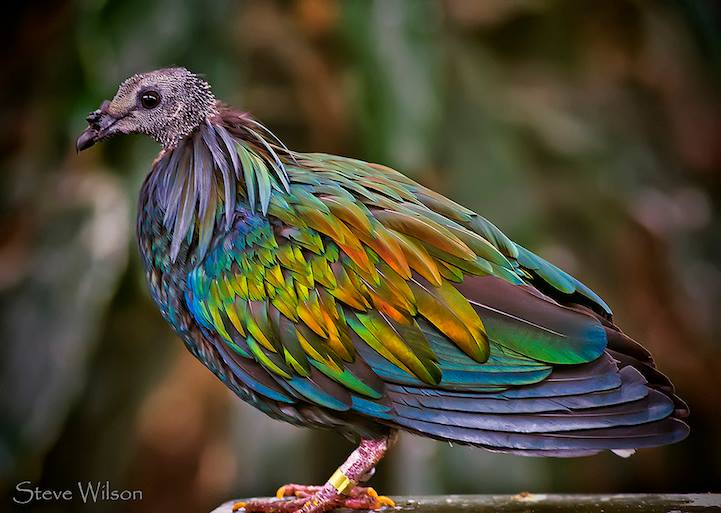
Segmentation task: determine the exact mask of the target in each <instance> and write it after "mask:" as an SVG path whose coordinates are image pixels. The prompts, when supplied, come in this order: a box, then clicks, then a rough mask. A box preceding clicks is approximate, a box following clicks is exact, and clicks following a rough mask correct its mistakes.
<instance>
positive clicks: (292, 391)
mask: <svg viewBox="0 0 721 513" xmlns="http://www.w3.org/2000/svg"><path fill="white" fill-rule="evenodd" d="M87 120H88V123H89V127H88V128H87V129H86V130H85V131H84V132H83V133H82V135H81V136H80V137H79V138H78V140H77V149H78V150H84V149H86V148H88V147H90V146H92V145H93V144H95V143H96V142H99V141H102V140H105V139H108V138H110V137H113V136H115V135H118V134H133V133H142V134H146V135H149V136H151V137H152V138H153V139H155V140H156V141H158V142H159V143H160V144H161V145H162V151H161V152H160V154H159V155H158V157H157V158H156V160H155V162H154V163H153V164H152V168H151V169H150V172H149V173H148V175H147V177H146V178H145V182H144V183H143V186H142V190H141V192H140V203H139V208H138V219H137V231H138V239H139V245H140V253H141V255H142V260H143V263H144V264H145V271H146V278H147V281H148V285H149V288H150V293H151V295H152V297H153V299H154V301H155V303H156V304H157V305H158V307H159V308H160V311H161V312H162V315H163V317H164V318H165V319H166V320H167V322H168V323H170V325H171V326H172V327H173V329H174V330H175V331H176V332H177V334H178V335H179V336H180V338H181V339H182V340H183V342H184V343H185V345H186V346H187V348H188V349H189V350H190V352H191V353H193V355H195V356H196V357H197V358H198V359H199V360H200V361H201V362H202V363H203V364H204V365H205V366H206V367H208V369H210V370H211V371H212V372H213V373H214V374H215V375H216V376H217V377H218V378H219V379H220V380H221V381H222V382H223V383H224V384H225V385H226V386H228V387H229V388H230V389H231V390H233V392H235V393H236V394H237V395H238V396H239V397H240V398H241V399H243V400H244V401H247V402H249V403H250V404H252V405H253V406H255V407H256V408H258V409H259V410H261V411H263V412H264V413H266V414H267V415H269V416H271V417H273V418H275V419H278V420H283V421H285V422H290V423H291V424H295V425H298V426H307V427H315V428H325V429H332V430H334V431H337V432H339V433H342V434H343V435H344V436H346V437H348V438H350V439H352V440H354V441H356V442H357V443H358V448H357V449H356V450H355V451H354V452H353V453H352V454H351V455H350V457H349V458H348V459H347V460H346V462H345V463H344V464H343V465H341V466H340V467H339V468H338V470H336V472H335V473H334V474H333V475H332V477H331V478H330V479H329V480H328V481H327V482H326V483H325V484H324V485H322V486H301V485H287V486H285V487H282V488H281V489H280V490H279V497H282V499H275V500H268V501H252V502H249V503H245V504H241V503H239V504H237V505H236V509H239V508H245V510H246V511H263V512H278V513H282V512H294V511H303V512H306V513H308V512H315V513H318V512H323V511H327V510H329V509H332V508H335V507H340V506H344V507H350V508H357V509H377V508H380V507H383V506H384V505H390V504H392V502H391V501H390V499H387V498H385V497H379V496H378V495H377V494H376V493H375V492H374V491H373V490H372V489H371V488H364V487H360V486H359V484H360V483H362V482H363V481H364V479H365V478H367V477H368V476H369V475H370V474H371V473H372V471H373V469H374V467H375V465H376V464H377V463H378V461H379V460H380V459H381V458H382V456H383V454H384V453H385V452H386V450H387V449H388V448H389V447H390V446H391V445H392V443H393V441H394V439H395V437H396V433H397V432H398V431H400V430H403V431H408V432H411V433H414V434H417V435H420V436H425V437H429V438H435V439H437V440H443V441H449V442H453V443H460V444H469V445H475V446H478V447H481V448H484V449H487V450H490V451H497V452H506V453H515V454H520V455H531V456H585V455H589V454H594V453H597V452H599V451H603V450H611V451H614V452H616V453H618V454H621V455H627V454H629V453H631V452H633V450H634V449H637V448H643V447H656V446H660V445H665V444H670V443H673V442H678V441H679V440H682V439H683V438H684V437H686V435H687V434H688V431H689V429H688V426H687V425H686V424H685V423H684V422H683V421H682V420H679V419H680V418H682V417H684V416H685V415H686V414H687V408H686V406H685V405H684V403H683V402H682V401H681V400H680V399H679V398H677V397H676V396H675V395H674V391H673V386H672V385H671V383H670V381H669V380H668V379H667V378H666V377H665V376H664V375H663V374H661V373H660V372H659V371H658V370H656V367H655V365H654V361H653V359H652V358H651V355H650V354H649V353H648V351H646V350H645V349H644V348H643V347H642V346H641V345H639V344H638V343H636V342H635V341H633V340H631V339H630V338H629V337H628V336H626V335H625V334H624V333H623V332H622V331H621V330H620V329H619V328H618V327H617V326H616V325H615V324H614V323H613V320H612V316H611V311H610V309H609V307H608V306H607V305H606V303H604V302H603V300H602V299H601V298H600V297H598V296H597V295H596V294H595V293H594V292H593V291H592V290H590V289H589V288H588V287H586V286H585V285H584V284H582V283H581V282H580V281H578V280H576V279H575V278H573V277H572V276H570V275H569V274H567V273H565V272H564V271H562V270H561V269H559V268H558V267H556V266H554V265H553V264H551V263H549V262H547V261H545V260H544V259H542V258H540V257H538V256H537V255H535V254H533V253H532V252H530V251H529V250H527V249H526V248H524V247H523V246H520V245H518V244H516V243H514V242H513V241H511V240H510V239H509V238H508V237H506V236H505V235H504V234H503V233H502V232H501V231H500V230H499V229H498V228H496V227H495V226H494V225H493V224H491V223H490V222H489V221H487V220H486V219H484V218H483V217H481V216H480V215H478V214H476V213H475V212H473V211H471V210H469V209H467V208H464V207H463V206H461V205H458V204H456V203H454V202H453V201H451V200H449V199H447V198H445V197H444V196H442V195H440V194H438V193H436V192H433V191H432V190H430V189H428V188H426V187H424V186H422V185H420V184H418V183H416V182H414V181H413V180H411V179H409V178H407V177H406V176H404V175H402V174H401V173H399V172H397V171H395V170H393V169H390V168H388V167H385V166H382V165H379V164H369V163H367V162H362V161H360V160H353V159H349V158H344V157H339V156H335V155H326V154H320V153H297V152H294V151H291V150H289V149H288V148H286V146H285V145H284V144H283V143H282V142H281V141H280V140H278V139H277V138H276V137H275V136H274V135H273V134H272V133H271V132H270V131H269V130H268V129H267V128H265V127H264V126H263V125H262V124H260V123H259V122H258V121H256V120H255V119H253V117H252V116H250V115H249V114H247V113H244V112H239V111H237V110H235V109H233V108H231V107H229V106H227V105H224V104H223V103H221V102H219V101H217V100H216V99H215V97H214V96H213V93H212V91H211V89H210V86H209V85H208V84H207V83H206V82H205V81H204V80H203V79H202V78H200V77H199V76H198V75H195V74H193V73H191V72H189V71H188V70H186V69H183V68H169V69H161V70H157V71H153V72H150V73H145V74H141V75H135V76H132V77H130V78H129V79H128V80H126V81H125V82H123V84H122V85H121V86H120V88H119V90H118V92H117V94H116V95H115V98H113V100H112V101H106V102H103V104H102V105H101V107H100V109H98V110H96V111H94V112H93V113H91V114H90V115H89V116H88V118H87Z"/></svg>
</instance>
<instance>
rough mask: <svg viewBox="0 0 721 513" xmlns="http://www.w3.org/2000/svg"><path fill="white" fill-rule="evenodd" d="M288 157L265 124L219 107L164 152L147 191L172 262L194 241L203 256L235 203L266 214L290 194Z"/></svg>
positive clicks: (228, 219) (230, 216)
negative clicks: (277, 198) (281, 195)
mask: <svg viewBox="0 0 721 513" xmlns="http://www.w3.org/2000/svg"><path fill="white" fill-rule="evenodd" d="M289 158H290V159H292V154H291V152H290V151H288V150H287V148H285V146H283V145H282V143H281V142H280V141H279V140H278V139H277V138H276V137H275V136H274V135H273V134H272V133H271V132H270V131H269V130H267V129H266V128H265V127H264V126H263V125H261V124H260V123H258V122H257V121H255V120H253V119H252V118H251V117H250V116H249V115H247V114H242V113H237V112H234V111H232V110H230V109H228V108H226V107H224V106H222V105H219V108H218V114H217V115H215V116H212V117H210V118H208V119H207V120H204V121H202V122H201V123H200V124H199V125H198V126H197V127H196V128H195V129H194V130H193V131H192V132H191V133H189V134H188V135H187V136H185V137H183V138H182V139H181V140H179V141H178V142H177V144H175V145H174V146H173V147H170V148H167V149H165V150H163V152H162V153H161V154H160V156H159V157H158V159H157V160H156V162H155V164H154V166H153V170H152V171H151V175H150V176H149V178H148V180H149V183H148V185H149V188H148V191H149V194H150V195H152V199H153V200H154V202H155V203H156V204H157V205H158V206H160V208H161V211H163V212H164V216H163V224H164V226H165V228H166V229H167V230H168V232H169V233H171V234H172V235H171V236H172V240H171V245H170V257H171V260H173V261H175V260H176V258H177V256H178V253H179V251H180V248H181V246H182V244H183V241H187V242H188V243H189V244H190V243H193V242H194V243H196V244H197V248H198V253H199V257H200V258H202V257H203V256H204V255H205V253H206V252H207V250H208V247H209V245H210V242H211V240H212V236H213V234H214V232H215V230H216V228H217V227H218V226H219V225H220V224H221V223H223V225H224V229H226V230H227V229H229V228H230V226H231V223H232V221H233V216H234V213H235V212H236V208H237V207H238V206H239V205H238V203H239V202H242V203H244V204H245V205H247V207H248V208H249V209H250V210H257V211H259V212H260V213H261V214H263V215H265V214H267V212H268V207H269V205H270V201H271V196H272V195H273V194H276V193H284V192H285V193H287V192H290V183H289V179H288V173H287V171H286V165H287V161H288V159H289ZM223 220H224V221H223Z"/></svg>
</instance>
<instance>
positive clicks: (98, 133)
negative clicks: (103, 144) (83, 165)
mask: <svg viewBox="0 0 721 513" xmlns="http://www.w3.org/2000/svg"><path fill="white" fill-rule="evenodd" d="M109 108H110V102H109V101H108V100H105V101H104V102H103V103H102V104H101V105H100V108H99V109H97V110H94V111H93V112H91V113H90V114H88V117H86V118H85V121H87V122H88V125H89V126H88V128H86V129H85V131H84V132H83V133H82V134H80V137H78V140H77V141H75V150H76V151H77V152H78V153H80V152H81V151H83V150H87V149H88V148H90V147H91V146H92V145H93V144H95V143H96V142H98V141H100V140H102V139H103V138H104V137H107V135H108V129H109V128H110V127H111V126H112V125H113V124H114V123H115V122H116V121H117V118H115V117H114V116H113V115H111V114H110V112H109V111H108V109H109Z"/></svg>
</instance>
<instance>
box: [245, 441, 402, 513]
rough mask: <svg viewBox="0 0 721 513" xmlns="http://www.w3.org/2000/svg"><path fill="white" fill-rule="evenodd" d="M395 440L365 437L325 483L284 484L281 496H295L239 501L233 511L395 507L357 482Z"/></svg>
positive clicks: (266, 512)
mask: <svg viewBox="0 0 721 513" xmlns="http://www.w3.org/2000/svg"><path fill="white" fill-rule="evenodd" d="M393 441H394V436H393V435H392V436H390V437H386V438H379V439H365V438H364V439H362V440H361V442H360V445H358V448H357V449H356V450H355V451H353V452H352V453H351V455H350V456H349V457H348V459H347V460H346V461H345V463H343V465H341V466H340V467H339V468H338V470H336V471H335V473H334V474H333V475H332V476H331V478H330V479H329V480H328V481H327V482H326V483H325V484H324V485H323V486H303V485H286V486H282V487H281V488H280V489H279V490H278V497H279V498H281V497H295V498H294V499H290V500H287V499H285V500H270V501H268V500H264V501H250V502H247V503H240V502H239V503H236V504H235V505H234V506H233V511H237V510H239V509H241V508H243V509H244V510H245V511H246V513H296V512H302V513H323V512H325V511H328V510H331V509H333V508H336V507H345V508H351V509H380V508H382V507H383V506H392V505H393V501H391V500H390V499H388V498H387V497H381V496H378V494H377V493H376V492H375V490H373V488H363V487H359V486H357V485H358V483H359V482H360V480H361V479H362V478H363V477H364V476H365V475H367V474H368V473H369V472H370V471H371V470H372V469H373V468H374V467H375V466H376V464H377V463H378V462H379V461H380V460H381V458H382V457H383V455H384V454H385V453H386V451H387V450H388V449H389V448H390V446H391V445H392V443H393Z"/></svg>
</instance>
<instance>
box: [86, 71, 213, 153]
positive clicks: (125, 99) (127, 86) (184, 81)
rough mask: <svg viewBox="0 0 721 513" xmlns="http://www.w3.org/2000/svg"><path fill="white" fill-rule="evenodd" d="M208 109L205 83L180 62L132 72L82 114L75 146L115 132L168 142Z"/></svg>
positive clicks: (209, 112)
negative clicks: (84, 122) (83, 126)
mask: <svg viewBox="0 0 721 513" xmlns="http://www.w3.org/2000/svg"><path fill="white" fill-rule="evenodd" d="M214 114H217V109H216V104H215V97H214V96H213V93H212V91H211V90H210V86H209V85H208V83H207V82H206V81H205V80H203V79H202V78H200V77H199V76H198V75H196V74H194V73H191V72H190V71H188V70H187V69H185V68H165V69H159V70H156V71H151V72H149V73H142V74H139V75H133V76H132V77H130V78H128V79H127V80H126V81H125V82H123V83H122V84H120V87H119V88H118V92H117V93H116V94H115V97H114V98H113V99H112V100H110V101H107V100H106V101H104V102H103V103H102V104H101V105H100V108H99V109H97V110H95V111H93V112H91V113H90V114H89V115H88V117H87V118H86V119H87V122H88V128H86V129H85V131H84V132H83V133H82V134H80V137H78V139H77V141H76V143H75V147H76V149H77V151H82V150H85V149H87V148H90V147H91V146H92V145H94V144H95V143H97V142H100V141H103V140H105V139H109V138H111V137H113V136H115V135H117V134H146V135H149V136H151V137H152V138H153V139H155V140H156V141H158V142H159V143H160V144H162V145H163V147H164V148H172V147H173V146H175V145H176V144H177V143H178V141H180V140H181V139H182V138H184V137H185V136H187V135H189V134H190V133H191V132H193V130H195V129H196V128H197V127H198V125H200V124H201V123H202V122H203V121H205V120H206V119H208V117H210V116H212V115H214Z"/></svg>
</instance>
